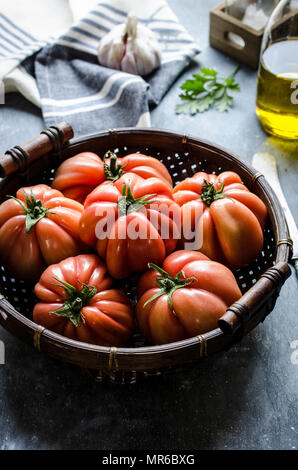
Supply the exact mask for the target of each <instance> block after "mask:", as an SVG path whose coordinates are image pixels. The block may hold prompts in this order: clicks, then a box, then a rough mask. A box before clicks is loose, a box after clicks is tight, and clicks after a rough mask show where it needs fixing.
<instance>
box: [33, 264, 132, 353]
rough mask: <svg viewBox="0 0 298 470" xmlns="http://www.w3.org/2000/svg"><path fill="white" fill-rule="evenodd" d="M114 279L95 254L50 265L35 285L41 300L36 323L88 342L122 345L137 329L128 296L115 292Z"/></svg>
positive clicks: (103, 344) (34, 318)
mask: <svg viewBox="0 0 298 470" xmlns="http://www.w3.org/2000/svg"><path fill="white" fill-rule="evenodd" d="M111 285H112V279H111V277H110V276H109V275H108V273H107V269H106V267H105V265H104V263H103V262H102V261H101V260H100V259H99V258H98V256H96V255H79V256H76V257H73V258H67V259H64V260H63V261H61V262H60V263H59V264H53V265H51V266H49V267H48V268H47V269H46V270H45V271H44V273H43V274H42V276H41V278H40V281H39V282H38V283H37V284H36V286H35V293H36V295H37V297H38V298H39V299H40V300H41V302H40V303H38V304H36V305H35V307H34V310H33V320H34V321H35V322H36V323H38V324H39V325H42V326H44V327H45V328H47V329H49V330H51V331H54V332H56V333H59V334H61V335H64V336H67V337H68V338H71V339H75V340H77V341H83V342H85V343H90V344H97V345H102V346H117V347H119V346H123V345H124V344H125V342H126V341H127V340H128V339H129V338H130V336H131V335H132V333H133V330H134V320H133V309H132V307H131V305H130V301H129V299H128V297H127V296H126V295H125V294H124V293H123V292H121V291H120V290H117V289H112V288H111Z"/></svg>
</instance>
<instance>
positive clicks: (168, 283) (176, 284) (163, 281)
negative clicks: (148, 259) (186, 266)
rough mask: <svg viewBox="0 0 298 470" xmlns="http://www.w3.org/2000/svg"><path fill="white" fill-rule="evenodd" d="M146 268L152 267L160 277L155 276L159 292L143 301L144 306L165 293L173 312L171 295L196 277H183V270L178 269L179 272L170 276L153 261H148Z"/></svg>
mask: <svg viewBox="0 0 298 470" xmlns="http://www.w3.org/2000/svg"><path fill="white" fill-rule="evenodd" d="M148 268H150V269H154V270H155V271H157V272H158V274H160V276H161V277H157V278H156V282H157V284H158V287H159V288H160V292H157V294H155V295H153V296H152V297H151V298H150V299H149V300H147V302H145V304H144V307H146V305H147V304H149V303H150V302H152V301H153V300H155V299H157V298H158V297H160V296H161V295H164V294H166V295H167V296H168V301H169V305H170V308H171V310H172V312H173V313H175V311H174V308H173V300H172V295H173V294H174V292H175V291H176V290H177V289H181V287H186V286H189V285H190V284H192V283H193V282H194V281H195V280H196V278H195V277H194V276H192V277H185V274H184V271H183V270H181V271H179V273H178V274H177V275H176V276H175V277H172V276H171V275H170V274H169V273H167V272H166V271H165V270H164V269H162V268H160V267H159V266H157V265H156V264H153V263H148ZM182 276H183V277H182Z"/></svg>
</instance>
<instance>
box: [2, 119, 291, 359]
mask: <svg viewBox="0 0 298 470" xmlns="http://www.w3.org/2000/svg"><path fill="white" fill-rule="evenodd" d="M128 133H129V134H130V135H133V134H139V135H142V134H143V135H145V136H152V135H163V136H167V137H170V138H174V139H176V140H178V141H180V142H181V143H184V144H191V145H194V146H195V145H199V146H204V147H206V148H209V149H211V150H213V151H214V152H216V153H218V154H222V153H224V154H225V155H226V156H227V157H230V158H231V159H232V160H233V161H235V160H236V161H237V162H238V163H239V164H240V166H242V167H243V168H244V170H245V171H246V172H248V173H249V174H251V177H252V178H253V177H255V181H254V183H256V184H259V185H260V187H261V189H262V190H263V192H264V193H265V195H266V198H267V199H268V201H269V202H270V203H271V204H272V205H274V206H276V207H277V208H278V217H279V223H282V226H283V230H284V232H285V233H288V228H287V225H286V221H285V217H284V214H283V210H282V208H281V206H280V203H279V201H278V199H277V197H276V195H275V193H274V192H273V190H272V188H271V187H270V185H269V183H268V182H267V181H266V179H265V178H264V177H263V175H261V174H259V173H258V172H257V171H256V170H255V169H254V168H253V167H252V166H251V165H250V164H248V163H246V162H245V161H244V160H242V159H241V158H240V157H239V156H238V155H237V154H235V153H234V152H232V151H230V150H229V149H227V148H225V147H222V146H220V145H217V144H215V143H213V142H211V141H209V140H205V139H201V138H199V137H195V136H192V135H186V134H181V133H177V132H175V131H173V130H166V129H159V128H131V127H123V128H117V129H112V130H104V131H101V132H95V133H92V134H87V135H84V136H81V137H78V138H73V139H71V140H70V141H69V142H68V143H67V144H66V145H65V147H64V150H67V149H69V148H73V147H75V146H76V145H79V144H82V143H83V142H88V141H91V140H93V139H95V138H96V139H98V138H100V137H104V136H109V135H113V134H114V135H116V136H117V138H118V137H119V138H121V135H127V134H128ZM261 177H262V178H261ZM272 214H273V222H274V224H275V226H276V228H277V231H279V225H278V224H277V214H276V211H273V212H272ZM271 222H272V221H271ZM275 246H276V259H277V260H279V261H284V262H288V259H289V256H287V255H286V254H285V255H284V256H281V245H279V244H278V243H275ZM284 253H285V252H284ZM254 287H255V286H253V287H252V288H251V289H254ZM7 302H8V301H7ZM8 303H9V302H8ZM9 306H10V307H11V308H10V311H9V313H10V314H11V315H13V316H14V317H15V318H16V319H17V320H18V321H20V322H21V323H23V324H24V325H26V326H27V327H28V328H29V329H30V330H31V331H32V334H34V333H36V331H37V330H38V329H39V328H40V326H39V325H38V324H37V323H35V322H34V321H32V320H30V319H29V318H27V317H26V316H25V315H23V314H22V313H20V312H19V311H18V310H16V309H15V308H14V307H13V305H12V304H10V303H9ZM0 309H2V310H4V311H5V308H4V305H3V304H2V302H1V300H0ZM223 335H224V333H223V331H222V330H221V329H220V328H216V329H214V330H211V331H209V332H207V333H204V335H203V336H204V339H205V340H206V341H208V340H209V339H212V338H215V337H219V336H223ZM42 336H43V337H44V338H47V339H49V340H53V341H55V342H56V343H57V344H58V345H61V346H66V347H70V348H71V349H77V350H80V351H86V352H95V353H100V354H103V355H106V356H107V358H108V357H109V356H110V353H111V347H107V346H99V345H94V344H89V343H84V342H81V341H76V340H72V339H69V338H67V337H65V336H63V335H60V334H58V333H55V332H53V331H50V330H48V329H43V331H42ZM201 336H202V335H201ZM198 340H199V337H197V336H195V337H192V338H188V339H185V340H182V341H178V342H173V343H167V344H164V345H152V346H142V347H119V348H118V347H117V348H114V349H117V357H121V356H126V357H127V356H128V355H134V356H136V355H141V356H142V355H148V354H157V353H166V352H171V351H177V350H186V349H188V348H189V347H191V346H193V345H194V344H197V343H198Z"/></svg>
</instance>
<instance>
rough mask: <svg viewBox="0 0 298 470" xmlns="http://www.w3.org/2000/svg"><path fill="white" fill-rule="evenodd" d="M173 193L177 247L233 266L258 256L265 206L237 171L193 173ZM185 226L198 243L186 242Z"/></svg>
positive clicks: (261, 239) (262, 240)
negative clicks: (178, 227)
mask: <svg viewBox="0 0 298 470" xmlns="http://www.w3.org/2000/svg"><path fill="white" fill-rule="evenodd" d="M212 186H213V187H212ZM208 188H209V190H210V191H209V192H208V191H207V189H208ZM212 190H214V191H213V193H212ZM210 194H211V196H210ZM206 195H207V196H210V199H208V198H206V197H207V196H206ZM173 196H174V200H175V201H176V202H177V204H179V206H180V207H181V217H182V237H181V242H180V243H179V248H185V247H186V248H187V249H188V248H190V249H199V250H200V251H201V252H202V253H205V254H206V255H207V256H208V257H210V258H211V259H212V260H215V261H219V262H221V263H224V264H226V265H227V266H229V267H230V268H232V269H238V268H240V267H241V266H245V265H248V264H249V263H251V262H252V261H254V260H255V259H256V258H257V257H258V256H259V254H260V252H261V250H262V247H263V243H264V236H263V230H264V228H265V225H266V222H267V217H268V215H267V208H266V206H265V204H264V203H263V201H262V200H261V199H260V198H259V197H258V196H256V195H255V194H253V193H251V192H250V191H249V190H248V188H247V187H246V186H245V185H244V184H243V183H242V182H241V178H240V176H239V175H238V174H237V173H235V172H233V171H225V172H223V173H221V174H219V175H218V176H216V175H214V174H207V173H204V172H199V173H196V174H195V175H194V176H192V177H191V178H186V179H185V180H184V181H181V183H178V184H177V186H176V187H175V188H174V190H173ZM202 204H203V209H202ZM185 226H186V227H190V228H191V232H190V233H191V234H193V238H192V240H190V241H193V242H194V241H196V242H197V243H196V244H194V245H193V247H191V245H190V244H188V245H187V243H189V240H188V234H187V233H186V232H187V230H186V229H185V230H184V227H185ZM188 231H189V229H188ZM184 232H185V233H184Z"/></svg>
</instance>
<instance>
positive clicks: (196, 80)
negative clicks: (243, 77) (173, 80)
mask: <svg viewBox="0 0 298 470" xmlns="http://www.w3.org/2000/svg"><path fill="white" fill-rule="evenodd" d="M239 68H240V66H239V65H238V66H237V67H236V68H235V70H233V72H232V73H231V75H229V76H228V77H227V78H222V77H219V76H218V73H217V71H216V70H214V69H209V68H201V70H200V74H193V75H192V76H193V79H192V80H186V81H185V82H184V83H183V84H182V85H181V87H180V88H181V90H183V93H181V94H180V95H179V96H180V98H181V99H182V100H183V103H181V104H177V105H176V113H177V114H181V113H184V114H188V113H189V114H191V115H194V114H196V113H203V112H204V111H207V110H208V109H209V108H210V106H211V105H214V107H215V109H217V111H220V112H223V111H228V110H229V108H230V107H231V106H232V104H233V100H234V98H233V96H230V94H229V91H230V92H234V91H240V86H239V84H238V83H237V82H236V81H235V78H234V77H235V75H236V73H237V72H238V70H239Z"/></svg>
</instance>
